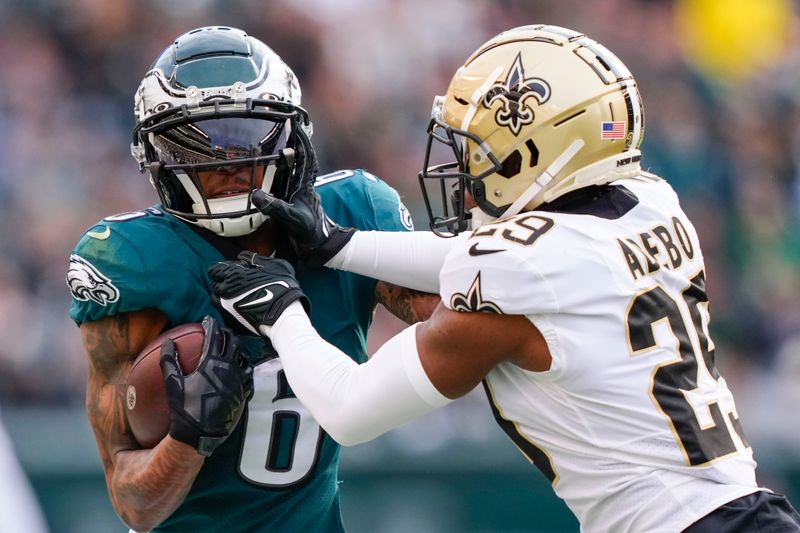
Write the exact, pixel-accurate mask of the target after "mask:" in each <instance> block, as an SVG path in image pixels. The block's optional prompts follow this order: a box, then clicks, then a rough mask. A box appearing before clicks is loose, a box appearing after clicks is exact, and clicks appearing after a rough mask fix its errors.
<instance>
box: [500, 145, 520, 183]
mask: <svg viewBox="0 0 800 533" xmlns="http://www.w3.org/2000/svg"><path fill="white" fill-rule="evenodd" d="M521 168H522V154H521V153H519V150H514V151H513V152H511V155H509V156H508V157H506V158H505V159H504V160H503V167H502V168H501V169H500V170H498V171H497V173H498V174H500V175H501V176H503V177H504V178H513V177H514V176H516V175H517V174H519V171H520V169H521Z"/></svg>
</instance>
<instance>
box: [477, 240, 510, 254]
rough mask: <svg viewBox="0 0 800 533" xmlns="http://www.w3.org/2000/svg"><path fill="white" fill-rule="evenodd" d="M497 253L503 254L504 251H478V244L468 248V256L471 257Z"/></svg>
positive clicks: (489, 249)
mask: <svg viewBox="0 0 800 533" xmlns="http://www.w3.org/2000/svg"><path fill="white" fill-rule="evenodd" d="M497 252H505V250H503V249H500V250H493V249H491V248H488V249H484V250H480V249H478V243H477V242H476V243H475V244H473V245H472V246H470V247H469V255H472V256H477V255H489V254H496V253H497Z"/></svg>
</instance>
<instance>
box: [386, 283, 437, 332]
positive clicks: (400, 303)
mask: <svg viewBox="0 0 800 533" xmlns="http://www.w3.org/2000/svg"><path fill="white" fill-rule="evenodd" d="M375 299H376V300H377V301H378V303H380V304H382V305H383V306H384V307H385V308H386V309H388V310H389V312H390V313H392V314H393V315H394V316H396V317H397V318H399V319H400V320H402V321H403V322H405V323H407V324H414V323H416V322H422V321H423V320H427V319H428V318H430V316H431V314H433V310H434V309H436V306H437V305H438V304H439V300H440V298H439V295H438V294H431V293H427V292H422V291H416V290H414V289H407V288H405V287H400V286H399V285H392V284H391V283H386V282H385V281H379V282H378V283H377V284H376V285H375Z"/></svg>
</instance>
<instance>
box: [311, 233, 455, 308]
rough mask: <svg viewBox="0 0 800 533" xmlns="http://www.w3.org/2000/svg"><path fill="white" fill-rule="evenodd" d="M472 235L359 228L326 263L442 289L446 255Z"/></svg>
mask: <svg viewBox="0 0 800 533" xmlns="http://www.w3.org/2000/svg"><path fill="white" fill-rule="evenodd" d="M468 237H469V234H462V235H459V236H458V237H454V238H451V239H445V238H442V237H438V236H436V235H435V234H434V233H433V232H430V231H413V232H388V231H358V232H356V234H355V235H353V237H352V238H351V239H350V241H349V242H348V243H347V245H345V247H344V248H342V249H341V250H340V251H339V253H337V254H336V255H335V256H334V257H333V258H332V259H331V260H330V261H328V262H327V263H326V264H325V266H328V267H331V268H336V269H339V270H346V271H348V272H354V273H356V274H361V275H363V276H368V277H371V278H375V279H379V280H382V281H386V282H388V283H392V284H395V285H399V286H401V287H408V288H410V289H415V290H419V291H424V292H431V293H438V292H439V271H440V270H441V268H442V265H443V264H444V258H445V256H447V254H448V252H449V251H450V250H451V249H452V248H453V246H455V245H456V244H457V243H458V242H460V240H461V239H466V238H468Z"/></svg>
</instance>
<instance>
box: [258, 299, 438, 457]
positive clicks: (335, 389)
mask: <svg viewBox="0 0 800 533" xmlns="http://www.w3.org/2000/svg"><path fill="white" fill-rule="evenodd" d="M264 333H266V334H267V335H269V336H270V338H271V340H272V343H273V345H274V346H275V349H276V350H277V351H278V353H279V354H280V356H281V360H282V362H283V367H284V371H285V372H286V378H287V380H288V381H289V384H290V385H291V387H292V390H293V391H294V393H295V394H296V395H297V397H298V399H299V400H300V401H301V402H303V404H304V405H305V406H306V407H307V408H308V409H309V410H310V411H311V413H312V414H313V415H314V418H316V420H317V422H319V423H320V425H321V426H322V427H323V428H324V429H325V430H326V431H327V432H328V433H329V434H330V435H331V436H332V437H333V438H334V439H335V440H337V441H338V442H339V443H340V444H343V445H346V446H351V445H354V444H358V443H361V442H365V441H368V440H371V439H373V438H375V437H377V436H379V435H381V434H382V433H385V432H386V431H388V430H390V429H392V428H395V427H398V426H400V425H402V424H405V423H406V422H409V421H410V420H413V419H415V418H418V417H420V416H422V415H424V414H426V413H428V412H430V411H433V410H434V409H437V408H439V407H441V406H443V405H445V404H447V403H449V401H450V400H449V399H447V398H445V397H444V396H442V395H441V394H440V393H439V392H438V391H437V390H436V389H435V388H434V387H433V385H432V384H431V383H430V381H429V380H428V378H427V376H426V375H425V371H424V370H423V368H422V365H421V363H420V361H419V357H418V355H417V353H416V347H415V342H416V341H415V338H414V326H412V327H411V328H409V329H408V330H406V331H404V332H403V333H401V334H399V335H398V336H397V337H395V338H393V339H392V340H390V341H388V342H387V343H386V345H384V347H383V348H382V349H381V350H379V351H378V352H377V353H376V354H375V355H374V356H373V357H372V358H371V359H370V361H369V362H367V363H364V364H362V365H358V364H356V363H355V362H354V361H353V360H352V359H350V358H349V357H347V355H345V354H344V353H343V352H341V351H340V350H339V349H338V348H336V347H334V346H332V345H330V344H328V343H327V342H325V341H324V340H323V339H322V338H321V337H320V336H319V334H317V332H316V331H315V330H314V328H313V326H312V325H311V322H310V321H309V319H308V317H307V316H306V314H305V312H304V311H303V309H302V307H301V306H300V304H299V303H295V304H292V306H290V307H289V308H287V310H286V311H285V312H284V313H283V315H282V316H281V317H280V318H279V319H278V321H277V322H276V323H275V325H274V326H273V327H272V328H266V327H264Z"/></svg>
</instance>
